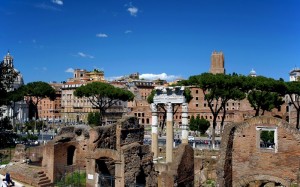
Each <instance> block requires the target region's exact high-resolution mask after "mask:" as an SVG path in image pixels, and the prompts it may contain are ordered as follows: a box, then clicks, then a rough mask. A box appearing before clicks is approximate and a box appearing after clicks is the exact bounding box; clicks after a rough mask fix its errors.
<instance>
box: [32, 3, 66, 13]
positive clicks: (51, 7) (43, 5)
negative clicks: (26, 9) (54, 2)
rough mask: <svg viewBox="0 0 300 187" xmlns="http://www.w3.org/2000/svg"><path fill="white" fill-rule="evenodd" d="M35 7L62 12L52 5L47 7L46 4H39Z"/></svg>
mask: <svg viewBox="0 0 300 187" xmlns="http://www.w3.org/2000/svg"><path fill="white" fill-rule="evenodd" d="M35 7H36V8H40V9H45V10H53V11H61V9H59V8H56V7H54V6H51V5H46V4H45V3H40V4H37V5H35Z"/></svg>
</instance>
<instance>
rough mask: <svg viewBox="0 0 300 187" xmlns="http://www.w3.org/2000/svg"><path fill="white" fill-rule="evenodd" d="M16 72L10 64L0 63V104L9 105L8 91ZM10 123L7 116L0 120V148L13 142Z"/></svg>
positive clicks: (11, 88) (1, 111)
mask: <svg viewBox="0 0 300 187" xmlns="http://www.w3.org/2000/svg"><path fill="white" fill-rule="evenodd" d="M18 74H19V73H18V72H17V71H15V69H14V67H13V66H12V65H11V64H7V63H4V61H2V62H1V63H0V106H9V105H10V98H9V97H10V94H11V93H10V92H11V91H13V83H14V81H15V79H16V78H17V76H18ZM2 113H3V110H2V109H0V116H2ZM12 129H13V127H12V125H11V122H10V119H9V118H7V117H6V118H3V119H1V120H0V142H1V143H0V148H5V147H7V146H9V145H12V144H13V143H14V139H15V138H16V137H17V135H16V134H15V133H13V132H12Z"/></svg>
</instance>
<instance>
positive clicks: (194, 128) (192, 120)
mask: <svg viewBox="0 0 300 187" xmlns="http://www.w3.org/2000/svg"><path fill="white" fill-rule="evenodd" d="M189 122H190V125H189V129H190V130H191V131H197V130H198V127H197V125H196V119H195V117H194V115H192V116H191V118H190V121H189Z"/></svg>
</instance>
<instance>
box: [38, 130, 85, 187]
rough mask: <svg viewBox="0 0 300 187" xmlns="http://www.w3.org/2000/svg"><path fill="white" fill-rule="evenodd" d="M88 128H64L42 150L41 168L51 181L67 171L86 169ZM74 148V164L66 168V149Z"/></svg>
mask: <svg viewBox="0 0 300 187" xmlns="http://www.w3.org/2000/svg"><path fill="white" fill-rule="evenodd" d="M88 129H89V127H88V126H78V127H76V128H75V127H74V126H72V127H65V128H62V129H61V131H60V132H59V134H58V135H57V136H56V137H55V138H54V139H53V140H52V141H50V142H48V143H47V144H46V145H45V147H44V150H43V161H42V167H44V168H45V169H46V172H47V174H48V177H49V179H50V180H51V181H55V180H57V179H59V178H60V177H61V176H63V175H64V173H65V172H67V171H68V170H73V169H77V168H85V167H86V160H85V157H86V154H87V151H88V149H87V144H88V142H87V141H88V138H89V133H88ZM70 146H74V147H75V152H74V162H73V164H72V165H71V166H68V163H67V159H68V148H69V147H70Z"/></svg>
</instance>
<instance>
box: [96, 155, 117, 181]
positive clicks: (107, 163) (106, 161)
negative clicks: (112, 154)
mask: <svg viewBox="0 0 300 187" xmlns="http://www.w3.org/2000/svg"><path fill="white" fill-rule="evenodd" d="M95 171H96V173H98V174H99V184H100V186H101V187H102V186H104V187H113V186H115V161H114V160H113V159H111V158H107V157H101V158H99V159H97V160H96V165H95Z"/></svg>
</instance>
